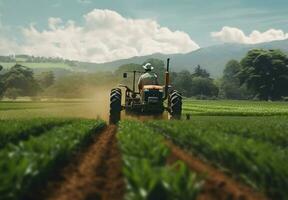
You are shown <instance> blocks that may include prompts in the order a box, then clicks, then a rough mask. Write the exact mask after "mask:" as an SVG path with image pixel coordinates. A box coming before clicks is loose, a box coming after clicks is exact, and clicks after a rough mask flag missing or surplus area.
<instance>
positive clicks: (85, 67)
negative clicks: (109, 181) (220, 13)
mask: <svg viewBox="0 0 288 200" xmlns="http://www.w3.org/2000/svg"><path fill="white" fill-rule="evenodd" d="M253 48H264V49H281V50H282V51H284V52H286V53H287V54H288V40H282V41H273V42H269V43H262V44H255V45H247V44H221V45H215V46H210V47H204V48H201V49H199V50H197V51H193V52H190V53H187V54H171V55H164V54H159V53H157V54H153V55H148V56H140V57H132V58H128V59H122V60H117V61H113V62H107V63H89V62H78V61H69V60H63V59H59V58H56V59H53V58H43V57H40V58H37V59H36V58H35V57H34V58H33V59H34V60H33V62H34V63H30V62H31V57H29V56H25V55H19V56H16V58H17V60H18V61H20V62H21V64H23V65H26V66H27V67H29V66H30V65H31V68H33V69H34V70H35V72H41V71H47V70H53V71H55V72H58V73H60V72H61V74H65V73H69V72H71V71H76V72H98V71H114V70H116V69H117V68H118V67H119V66H121V65H123V64H128V63H136V64H142V63H143V62H144V61H145V60H147V59H148V58H158V59H162V60H166V59H167V58H168V57H169V58H171V69H172V70H173V71H176V72H179V71H181V70H189V71H192V70H193V69H194V68H195V67H196V66H197V65H198V64H199V65H201V66H202V67H203V68H205V69H206V70H208V71H209V73H210V74H211V75H212V76H213V77H221V76H222V72H223V69H224V67H225V64H226V63H227V62H228V61H229V60H230V59H236V60H240V59H241V58H243V57H244V56H245V54H246V53H247V52H248V51H249V50H250V49H253ZM0 58H1V56H0ZM3 59H4V58H3ZM8 61H9V59H8ZM0 64H2V65H3V66H9V65H10V66H11V63H9V65H7V63H3V62H0ZM37 66H38V67H37Z"/></svg>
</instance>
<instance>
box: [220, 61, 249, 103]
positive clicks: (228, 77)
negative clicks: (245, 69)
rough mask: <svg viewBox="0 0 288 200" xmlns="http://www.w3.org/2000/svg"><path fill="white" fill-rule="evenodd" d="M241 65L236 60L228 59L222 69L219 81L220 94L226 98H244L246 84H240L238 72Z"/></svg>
mask: <svg viewBox="0 0 288 200" xmlns="http://www.w3.org/2000/svg"><path fill="white" fill-rule="evenodd" d="M240 70H241V65H240V63H239V62H238V61H237V60H230V61H229V62H228V63H227V64H226V66H225V69H224V72H223V78H222V83H221V94H222V95H223V96H224V97H225V98H227V99H244V98H246V97H245V95H246V93H247V90H246V86H245V85H243V86H241V84H240V79H239V77H238V74H239V72H240Z"/></svg>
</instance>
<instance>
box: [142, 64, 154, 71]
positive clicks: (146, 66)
mask: <svg viewBox="0 0 288 200" xmlns="http://www.w3.org/2000/svg"><path fill="white" fill-rule="evenodd" d="M142 67H143V68H144V69H145V70H152V69H154V67H153V66H152V65H151V63H146V64H145V65H143V66H142Z"/></svg>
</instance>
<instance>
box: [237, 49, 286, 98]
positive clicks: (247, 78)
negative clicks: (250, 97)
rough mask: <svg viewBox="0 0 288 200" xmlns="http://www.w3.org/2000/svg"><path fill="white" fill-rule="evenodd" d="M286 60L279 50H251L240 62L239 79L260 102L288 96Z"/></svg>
mask: <svg viewBox="0 0 288 200" xmlns="http://www.w3.org/2000/svg"><path fill="white" fill-rule="evenodd" d="M287 65H288V58H287V56H286V55H285V54H284V53H283V52H281V51H280V50H264V49H253V50H250V51H249V52H248V53H247V55H246V56H245V57H244V58H243V59H242V60H241V66H242V67H241V72H240V73H239V78H240V81H241V83H242V84H247V87H248V89H250V90H251V91H253V94H254V95H255V96H257V97H258V98H259V99H260V100H279V99H281V97H282V96H286V95H288V90H287V88H288V66H287Z"/></svg>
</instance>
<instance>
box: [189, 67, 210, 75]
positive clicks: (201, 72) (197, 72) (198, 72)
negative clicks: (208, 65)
mask: <svg viewBox="0 0 288 200" xmlns="http://www.w3.org/2000/svg"><path fill="white" fill-rule="evenodd" d="M192 77H202V78H209V77H210V74H209V73H208V72H207V71H206V70H205V69H202V68H201V66H200V65H197V67H196V68H195V69H194V73H193V74H192Z"/></svg>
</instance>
